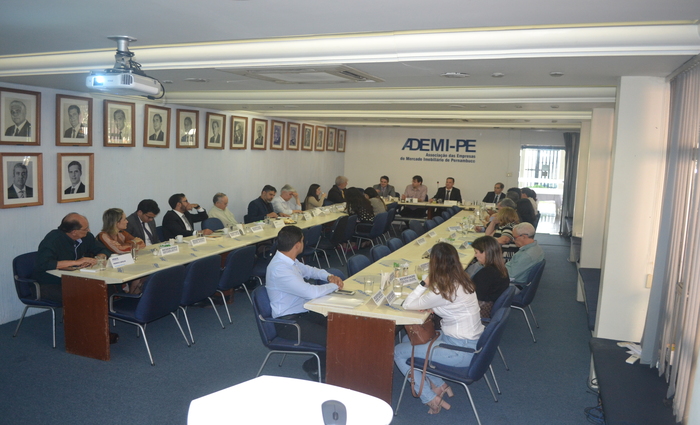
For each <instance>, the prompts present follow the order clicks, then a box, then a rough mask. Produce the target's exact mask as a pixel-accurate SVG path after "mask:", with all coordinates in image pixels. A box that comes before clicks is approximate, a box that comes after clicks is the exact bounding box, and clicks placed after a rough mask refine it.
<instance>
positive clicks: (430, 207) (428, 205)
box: [398, 201, 458, 220]
mask: <svg viewBox="0 0 700 425" xmlns="http://www.w3.org/2000/svg"><path fill="white" fill-rule="evenodd" d="M398 204H399V206H400V207H418V208H423V209H426V210H427V212H428V220H430V219H431V218H433V216H434V215H435V214H434V211H437V210H444V209H447V208H452V207H453V206H455V205H458V204H456V203H454V204H453V203H451V202H449V203H447V204H445V203H442V204H438V203H436V202H406V201H398Z"/></svg>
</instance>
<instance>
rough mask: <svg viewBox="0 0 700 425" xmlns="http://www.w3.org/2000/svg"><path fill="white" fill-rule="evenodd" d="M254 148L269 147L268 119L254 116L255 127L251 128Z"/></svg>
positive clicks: (252, 146)
mask: <svg viewBox="0 0 700 425" xmlns="http://www.w3.org/2000/svg"><path fill="white" fill-rule="evenodd" d="M251 131H252V132H251V139H252V140H253V144H252V145H251V148H252V149H262V150H264V149H267V120H261V119H259V118H253V128H252V130H251Z"/></svg>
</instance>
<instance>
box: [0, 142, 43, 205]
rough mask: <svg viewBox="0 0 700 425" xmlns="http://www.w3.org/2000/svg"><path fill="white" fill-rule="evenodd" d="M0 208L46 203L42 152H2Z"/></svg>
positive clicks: (0, 164)
mask: <svg viewBox="0 0 700 425" xmlns="http://www.w3.org/2000/svg"><path fill="white" fill-rule="evenodd" d="M0 167H1V168H2V171H1V172H0V187H2V188H3V190H2V198H0V208H18V207H33V206H36V205H43V204H44V183H43V182H44V179H43V161H42V154H41V153H36V152H31V153H17V152H12V153H9V152H0Z"/></svg>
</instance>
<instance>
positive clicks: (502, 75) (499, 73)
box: [491, 72, 506, 78]
mask: <svg viewBox="0 0 700 425" xmlns="http://www.w3.org/2000/svg"><path fill="white" fill-rule="evenodd" d="M505 75H506V74H504V73H502V72H494V73H493V74H491V76H492V77H493V78H502V77H504V76H505Z"/></svg>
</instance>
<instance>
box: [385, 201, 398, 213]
mask: <svg viewBox="0 0 700 425" xmlns="http://www.w3.org/2000/svg"><path fill="white" fill-rule="evenodd" d="M398 208H399V203H398V202H392V203H390V204H387V205H386V210H387V211H389V210H390V209H398Z"/></svg>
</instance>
